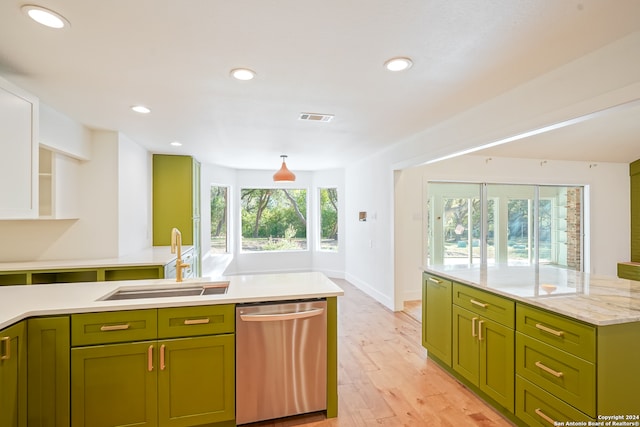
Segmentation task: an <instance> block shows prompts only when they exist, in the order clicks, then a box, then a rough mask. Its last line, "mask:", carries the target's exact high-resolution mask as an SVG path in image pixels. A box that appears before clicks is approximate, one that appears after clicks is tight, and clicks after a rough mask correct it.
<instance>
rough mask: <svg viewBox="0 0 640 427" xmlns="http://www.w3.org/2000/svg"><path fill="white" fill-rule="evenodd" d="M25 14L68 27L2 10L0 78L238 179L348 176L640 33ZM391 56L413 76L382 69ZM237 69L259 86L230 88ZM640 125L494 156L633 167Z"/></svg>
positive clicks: (88, 4) (617, 121)
mask: <svg viewBox="0 0 640 427" xmlns="http://www.w3.org/2000/svg"><path fill="white" fill-rule="evenodd" d="M34 1H37V4H39V5H41V6H44V7H48V8H51V9H54V10H56V11H57V12H58V13H60V14H62V15H63V16H64V17H65V18H66V19H68V20H69V22H70V23H71V27H70V28H68V29H65V30H62V31H59V30H58V31H56V30H52V29H49V28H46V27H42V26H40V25H38V24H36V23H34V22H32V21H31V20H29V19H28V18H27V17H26V16H25V15H24V14H23V13H22V12H21V10H20V6H21V5H22V4H24V1H17V0H2V1H0V74H1V75H3V76H4V77H6V78H7V79H9V80H11V81H13V82H14V83H15V84H18V85H19V86H22V87H23V88H25V89H27V90H29V91H31V92H33V93H34V94H36V95H38V96H39V97H40V99H41V101H42V102H44V103H46V104H47V105H50V106H51V107H53V108H55V109H57V110H58V111H60V112H62V113H64V114H66V115H68V116H69V117H71V118H73V119H75V120H77V121H79V122H80V123H83V124H85V125H86V126H88V127H90V128H95V129H110V130H119V131H121V132H123V133H124V134H126V135H127V136H129V137H130V138H131V139H133V140H134V141H136V142H138V143H140V144H141V145H143V146H145V147H146V148H148V149H149V150H151V151H153V152H165V153H184V154H190V155H195V156H196V157H197V158H198V159H199V160H201V161H203V162H207V163H213V164H220V165H225V166H229V167H233V168H240V169H275V168H276V167H277V166H278V163H279V160H280V159H279V155H280V154H288V155H289V159H288V162H287V163H288V164H289V167H290V168H291V169H293V170H317V169H327V168H334V167H342V166H344V165H345V164H347V163H348V162H350V161H352V160H354V159H358V158H361V157H363V156H365V155H367V154H369V153H371V152H373V151H378V150H381V149H383V148H385V147H387V146H389V145H391V144H394V143H396V142H398V141H400V140H402V139H404V138H407V137H409V136H410V135H413V134H415V133H417V132H419V131H422V130H424V129H426V128H428V127H430V126H433V125H434V124H436V123H438V122H440V121H442V120H444V119H446V118H449V117H451V116H454V115H455V114H457V113H460V112H462V111H464V110H467V109H469V108H470V107H472V106H474V105H477V104H479V103H481V102H482V101H484V100H487V99H489V98H492V97H494V96H497V95H499V94H501V93H504V92H505V91H507V90H509V89H511V88H513V87H515V86H518V85H519V84H522V83H524V82H526V81H529V80H531V79H533V78H534V77H536V76H538V75H541V74H543V73H545V72H548V71H550V70H553V69H555V68H557V67H559V66H560V65H562V64H565V63H567V62H569V61H572V60H574V59H576V58H578V57H581V56H583V55H585V54H586V53H588V52H591V51H593V50H595V49H598V48H601V47H602V46H604V45H606V44H608V43H611V42H612V41H614V40H616V39H619V38H621V37H623V36H625V35H627V34H629V33H631V32H633V31H638V30H640V1H637V0H617V1H615V2H609V1H602V0H580V1H575V0H518V1H516V0H492V1H490V2H487V1H478V0H325V1H323V2H303V1H299V0H233V1H222V0H108V1H97V0H34ZM394 56H409V57H411V58H412V59H413V61H414V66H413V67H412V68H411V69H409V70H407V71H404V72H399V73H391V72H389V71H386V70H385V69H384V68H383V66H382V64H383V63H384V61H385V60H387V59H389V58H391V57H394ZM236 67H248V68H251V69H253V70H254V71H256V72H257V78H256V79H255V80H253V81H248V82H243V81H236V80H234V79H232V78H231V77H230V76H229V71H230V70H231V69H233V68H236ZM134 104H144V105H146V106H148V107H149V108H151V109H152V113H151V114H150V115H146V116H143V115H140V114H136V113H133V112H132V111H130V109H129V107H130V106H132V105H134ZM301 112H313V113H326V114H334V115H335V119H334V120H333V121H332V122H330V123H317V122H303V121H299V120H298V116H299V114H300V113H301ZM639 113H640V109H639V108H638V107H635V108H629V109H626V110H623V111H620V112H619V113H615V114H609V115H605V116H602V117H598V118H596V119H593V120H590V121H588V122H583V123H581V124H578V125H574V126H571V127H566V128H563V129H559V130H556V131H554V132H557V133H556V134H554V138H551V137H550V136H549V135H550V134H546V135H539V136H536V137H534V138H532V139H530V141H529V142H528V143H527V144H524V143H522V142H514V143H511V144H508V145H503V146H500V147H496V148H493V149H491V150H490V151H489V152H488V153H489V154H491V155H496V156H498V155H505V156H516V157H529V156H531V157H536V158H551V157H554V158H556V157H558V158H563V157H568V158H571V159H575V157H576V147H579V148H580V149H579V150H578V152H579V153H581V154H580V155H584V156H586V157H588V160H590V161H622V162H629V160H630V159H635V158H638V157H640V152H638V146H640V144H638V143H635V145H634V137H635V141H638V139H637V135H640V127H639V126H640V125H639V123H640V120H634V118H637V117H639ZM636 122H637V123H636ZM558 135H560V136H561V137H562V139H563V140H564V141H566V143H565V144H564V145H563V147H564V148H562V149H560V148H559V147H558V144H557V136H558ZM175 140H178V141H180V142H182V143H183V146H182V147H180V148H174V147H171V146H170V145H169V143H170V142H172V141H175ZM554 141H556V143H555V144H554ZM532 142H534V143H532ZM612 144H616V145H615V148H614V149H612V147H613V145H612ZM550 148H553V150H551V149H550ZM565 149H566V150H565ZM551 153H554V154H553V155H552V154H551ZM625 156H626V157H625ZM577 160H580V159H577Z"/></svg>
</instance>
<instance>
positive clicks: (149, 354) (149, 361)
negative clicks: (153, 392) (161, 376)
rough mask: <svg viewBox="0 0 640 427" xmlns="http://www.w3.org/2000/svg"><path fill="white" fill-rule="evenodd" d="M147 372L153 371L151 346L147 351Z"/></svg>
mask: <svg viewBox="0 0 640 427" xmlns="http://www.w3.org/2000/svg"><path fill="white" fill-rule="evenodd" d="M147 370H148V371H149V372H151V371H153V345H150V346H149V349H148V350H147Z"/></svg>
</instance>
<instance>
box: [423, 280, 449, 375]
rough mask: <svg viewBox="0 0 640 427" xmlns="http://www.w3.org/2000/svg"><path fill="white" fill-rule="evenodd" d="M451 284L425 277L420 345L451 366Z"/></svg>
mask: <svg viewBox="0 0 640 427" xmlns="http://www.w3.org/2000/svg"><path fill="white" fill-rule="evenodd" d="M451 287H452V285H451V282H449V281H447V280H443V279H440V278H437V277H433V276H429V275H425V276H424V282H423V287H422V345H423V346H424V347H425V348H426V349H427V350H428V351H429V354H431V355H433V356H435V357H437V358H438V359H440V360H441V361H443V362H444V363H445V364H446V365H447V366H451Z"/></svg>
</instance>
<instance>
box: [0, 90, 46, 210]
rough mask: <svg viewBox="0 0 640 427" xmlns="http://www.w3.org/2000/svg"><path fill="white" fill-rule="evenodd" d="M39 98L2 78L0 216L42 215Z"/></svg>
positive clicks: (0, 109)
mask: <svg viewBox="0 0 640 427" xmlns="http://www.w3.org/2000/svg"><path fill="white" fill-rule="evenodd" d="M38 111H39V108H38V99H37V98H35V97H33V96H31V95H30V94H28V93H26V92H24V91H22V90H21V89H20V88H18V87H16V86H14V85H12V84H10V83H9V82H7V81H6V80H4V79H2V78H0V152H2V156H0V218H3V219H12V218H13V219H22V218H36V217H37V216H38V187H37V178H38V177H37V172H38V167H37V163H38V135H37V131H38Z"/></svg>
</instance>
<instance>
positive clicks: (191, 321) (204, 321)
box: [184, 317, 209, 325]
mask: <svg viewBox="0 0 640 427" xmlns="http://www.w3.org/2000/svg"><path fill="white" fill-rule="evenodd" d="M207 323H209V318H208V317H207V318H206V319H185V321H184V324H185V325H206V324H207Z"/></svg>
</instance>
